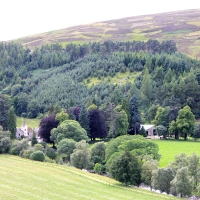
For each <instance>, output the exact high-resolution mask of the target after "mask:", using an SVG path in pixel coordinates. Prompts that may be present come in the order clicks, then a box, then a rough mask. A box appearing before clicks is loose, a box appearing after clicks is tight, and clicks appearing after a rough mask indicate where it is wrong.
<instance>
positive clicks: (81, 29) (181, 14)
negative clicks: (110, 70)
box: [16, 9, 200, 58]
mask: <svg viewBox="0 0 200 200" xmlns="http://www.w3.org/2000/svg"><path fill="white" fill-rule="evenodd" d="M148 39H157V40H159V41H165V40H174V41H175V42H176V43H177V47H178V50H179V51H180V52H183V53H186V54H188V55H190V56H192V57H194V58H200V10H199V9H197V10H184V11H176V12H168V13H160V14H153V15H144V16H136V17H128V18H123V19H116V20H110V21H103V22H97V23H93V24H87V25H80V26H74V27H69V28H65V29H62V30H55V31H51V32H47V33H41V34H37V35H32V36H28V37H24V38H20V39H18V40H16V41H17V42H19V43H21V44H23V45H24V46H25V45H27V46H28V47H30V48H31V49H33V48H34V47H37V46H41V45H43V44H49V43H56V42H59V43H61V44H62V45H63V46H65V45H66V44H68V43H71V42H72V43H76V44H83V43H85V42H88V43H89V42H94V41H96V42H103V41H106V40H112V41H132V40H137V41H147V40H148Z"/></svg>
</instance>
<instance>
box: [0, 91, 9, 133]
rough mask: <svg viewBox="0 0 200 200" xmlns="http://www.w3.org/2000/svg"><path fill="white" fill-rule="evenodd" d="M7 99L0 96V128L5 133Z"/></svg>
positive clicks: (6, 125)
mask: <svg viewBox="0 0 200 200" xmlns="http://www.w3.org/2000/svg"><path fill="white" fill-rule="evenodd" d="M8 109H9V105H8V99H7V98H6V97H5V96H4V95H2V94H0V126H2V127H3V130H4V131H6V130H7V128H8Z"/></svg>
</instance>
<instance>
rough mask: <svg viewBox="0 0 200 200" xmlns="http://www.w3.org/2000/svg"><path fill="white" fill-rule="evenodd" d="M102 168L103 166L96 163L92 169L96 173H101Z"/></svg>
mask: <svg viewBox="0 0 200 200" xmlns="http://www.w3.org/2000/svg"><path fill="white" fill-rule="evenodd" d="M103 168H104V167H103V165H102V164H99V163H96V164H95V166H94V171H95V173H97V174H103Z"/></svg>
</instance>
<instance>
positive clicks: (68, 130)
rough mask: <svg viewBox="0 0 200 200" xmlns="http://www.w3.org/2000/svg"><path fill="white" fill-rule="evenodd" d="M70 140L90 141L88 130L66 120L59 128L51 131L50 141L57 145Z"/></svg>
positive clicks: (75, 122) (73, 121)
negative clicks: (64, 140)
mask: <svg viewBox="0 0 200 200" xmlns="http://www.w3.org/2000/svg"><path fill="white" fill-rule="evenodd" d="M65 138H68V139H73V140H74V141H76V142H79V141H81V140H86V141H87V140H88V137H87V133H86V130H85V129H83V128H82V127H81V126H80V124H79V123H78V122H77V121H75V120H65V121H64V122H62V123H61V124H60V125H59V126H58V127H57V128H54V129H53V130H51V136H50V139H51V140H52V141H54V142H55V143H58V142H60V141H61V140H63V139H65Z"/></svg>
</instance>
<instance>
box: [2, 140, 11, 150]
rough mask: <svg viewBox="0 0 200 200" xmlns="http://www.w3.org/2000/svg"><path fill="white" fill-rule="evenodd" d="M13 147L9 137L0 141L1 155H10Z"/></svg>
mask: <svg viewBox="0 0 200 200" xmlns="http://www.w3.org/2000/svg"><path fill="white" fill-rule="evenodd" d="M10 147H11V140H10V138H9V137H5V138H2V139H1V140H0V153H8V152H9V150H10Z"/></svg>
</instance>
